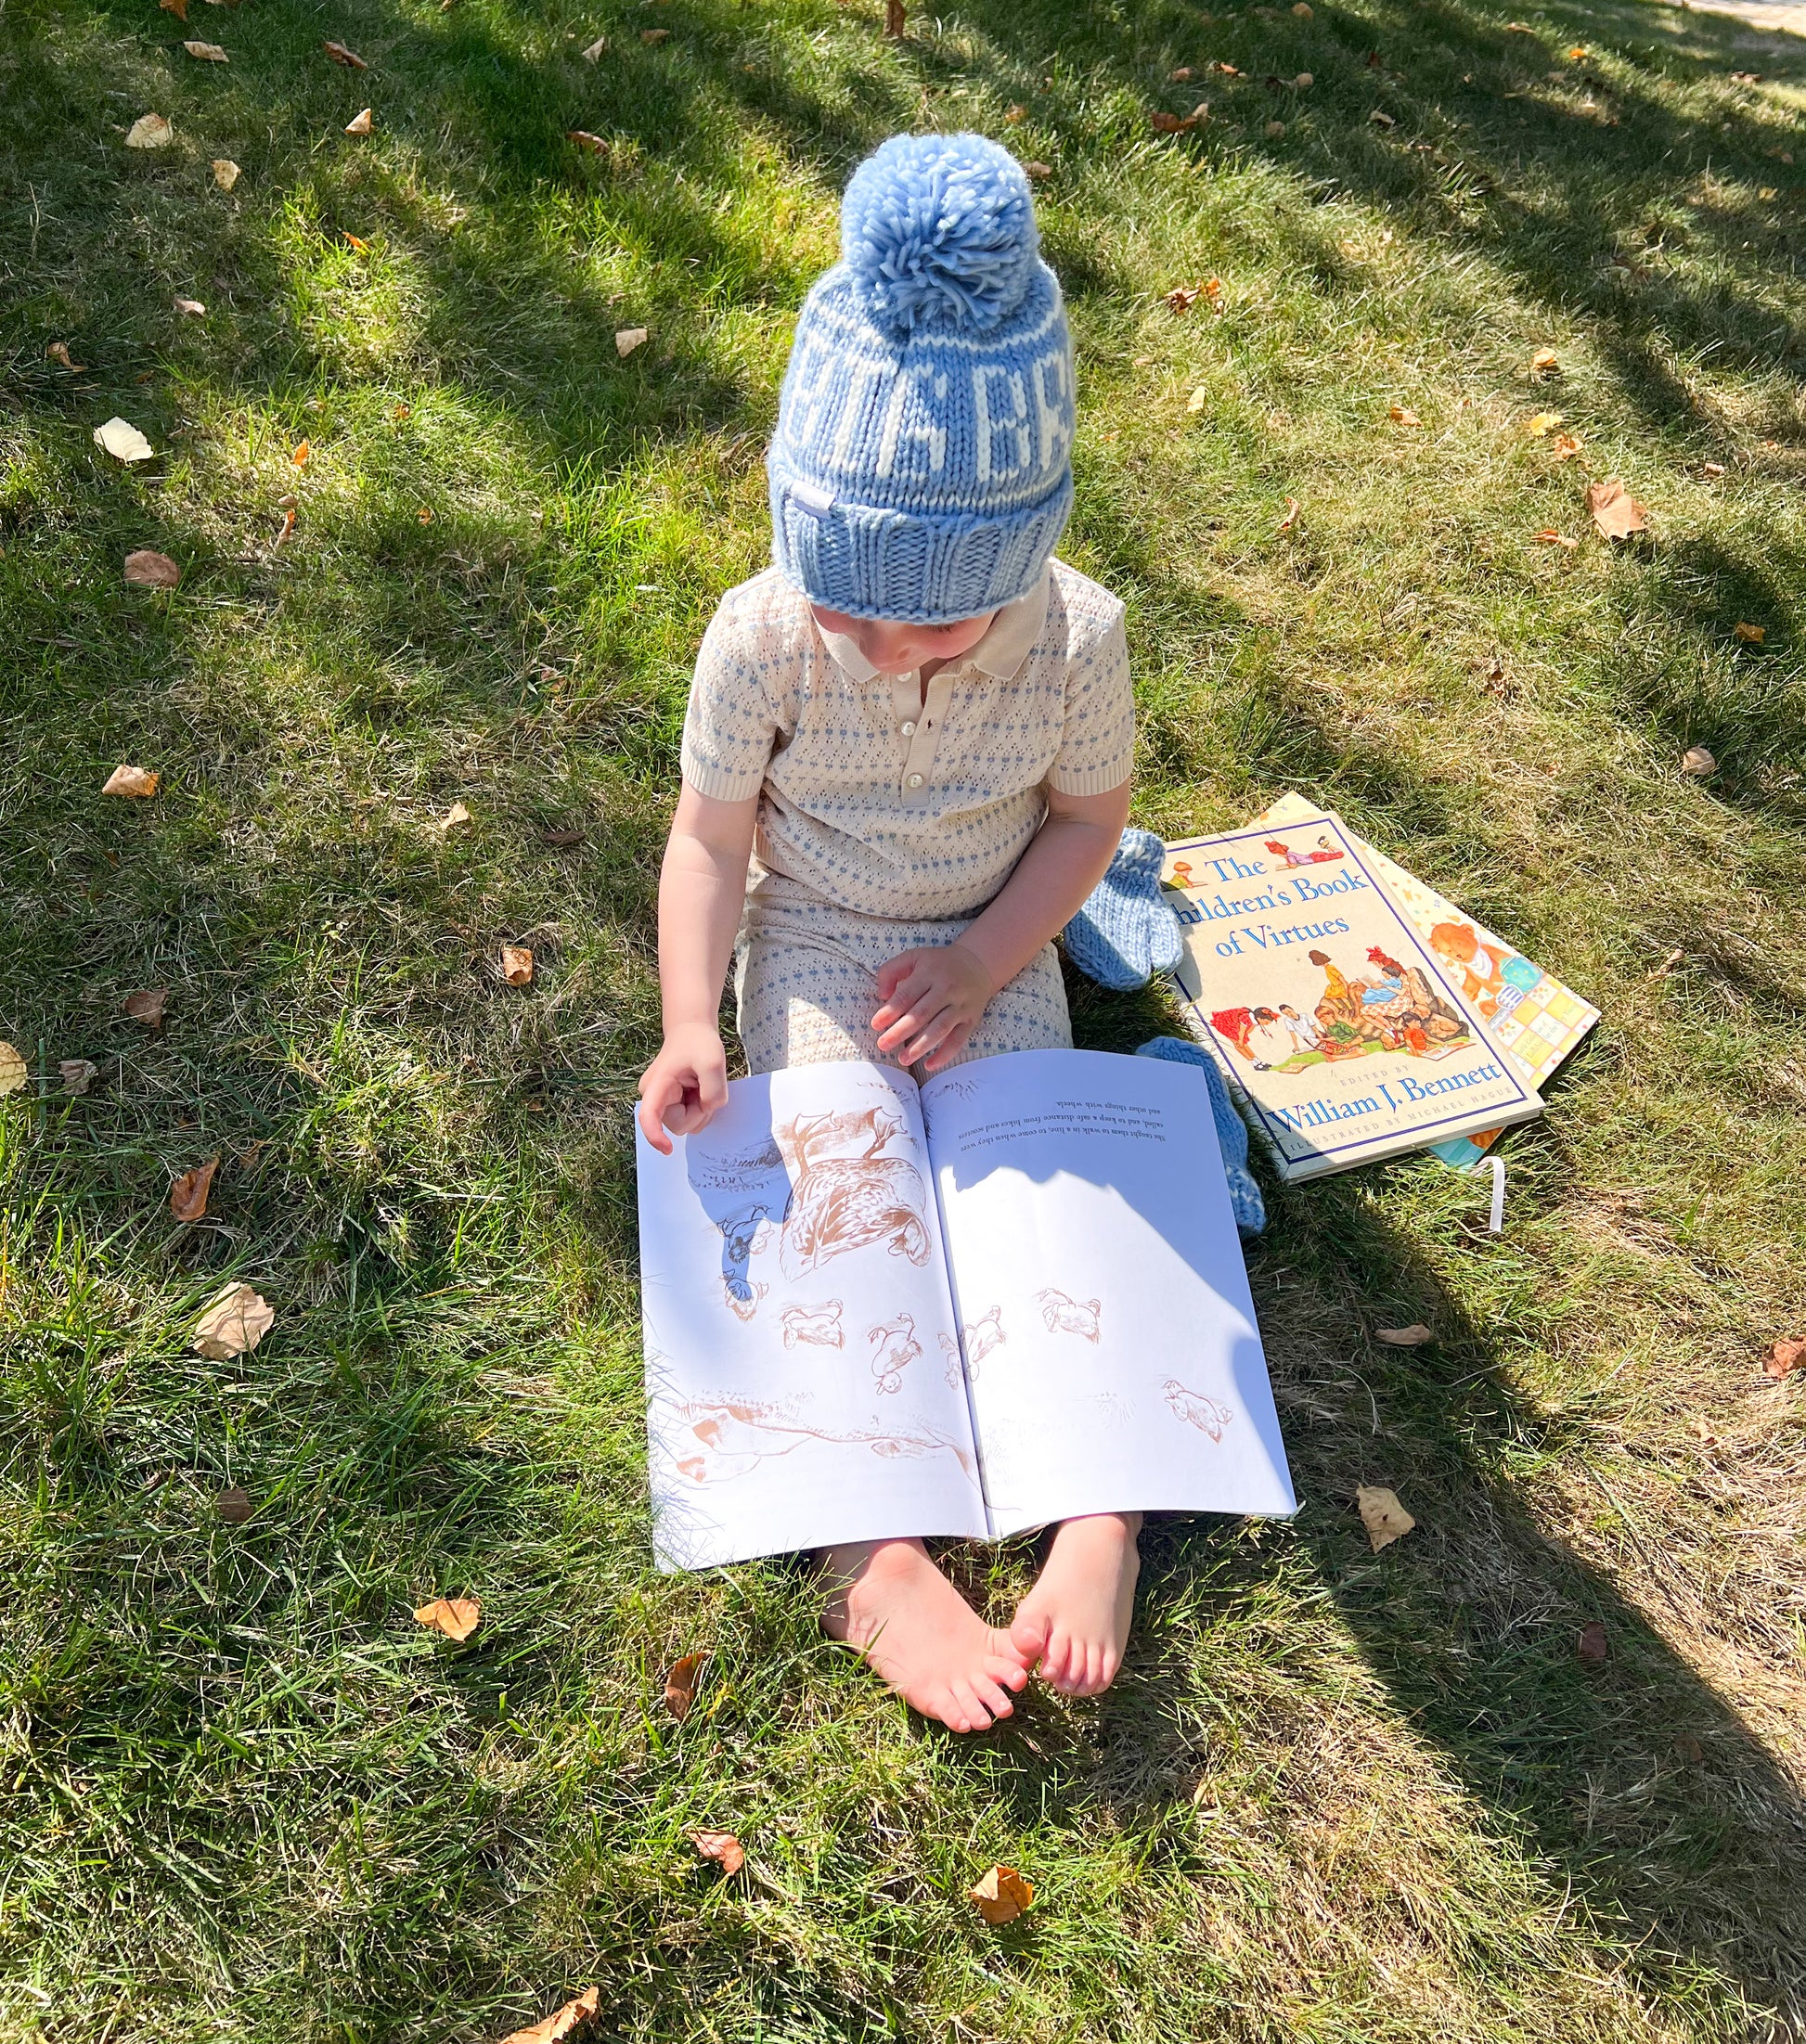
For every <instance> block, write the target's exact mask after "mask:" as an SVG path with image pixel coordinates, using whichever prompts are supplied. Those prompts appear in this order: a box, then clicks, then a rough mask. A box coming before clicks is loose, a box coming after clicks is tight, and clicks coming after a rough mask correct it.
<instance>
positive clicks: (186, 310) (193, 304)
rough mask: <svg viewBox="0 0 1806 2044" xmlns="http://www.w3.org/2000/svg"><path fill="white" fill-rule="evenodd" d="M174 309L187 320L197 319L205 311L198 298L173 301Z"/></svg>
mask: <svg viewBox="0 0 1806 2044" xmlns="http://www.w3.org/2000/svg"><path fill="white" fill-rule="evenodd" d="M175 309H176V311H177V312H178V313H182V314H184V315H187V317H188V318H189V319H199V318H200V316H201V315H202V314H203V313H205V311H206V310H207V308H206V306H204V305H203V304H202V303H201V302H200V300H199V299H198V298H178V299H177V300H176V301H175Z"/></svg>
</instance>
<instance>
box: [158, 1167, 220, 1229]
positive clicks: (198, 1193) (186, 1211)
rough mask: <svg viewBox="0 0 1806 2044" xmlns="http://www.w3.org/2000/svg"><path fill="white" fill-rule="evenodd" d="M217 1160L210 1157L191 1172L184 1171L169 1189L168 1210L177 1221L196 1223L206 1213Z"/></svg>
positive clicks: (216, 1168)
mask: <svg viewBox="0 0 1806 2044" xmlns="http://www.w3.org/2000/svg"><path fill="white" fill-rule="evenodd" d="M218 1169H219V1159H218V1158H217V1157H210V1158H209V1159H208V1161H207V1162H206V1163H198V1164H196V1165H195V1167H194V1169H193V1170H192V1171H185V1172H184V1173H183V1174H182V1176H180V1177H179V1178H177V1179H176V1181H175V1183H174V1185H173V1186H171V1187H170V1189H169V1210H170V1212H171V1213H172V1214H174V1216H175V1217H176V1219H177V1220H178V1221H198V1220H200V1219H201V1217H202V1216H203V1215H205V1214H206V1212H207V1195H208V1193H209V1192H211V1191H212V1190H213V1174H214V1172H216V1171H217V1170H218Z"/></svg>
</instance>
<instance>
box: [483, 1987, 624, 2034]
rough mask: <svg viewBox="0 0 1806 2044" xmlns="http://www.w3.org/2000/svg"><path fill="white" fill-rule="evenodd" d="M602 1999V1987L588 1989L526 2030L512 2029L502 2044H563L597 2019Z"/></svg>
mask: <svg viewBox="0 0 1806 2044" xmlns="http://www.w3.org/2000/svg"><path fill="white" fill-rule="evenodd" d="M601 1999H602V1990H601V1989H600V1987H586V1988H585V1989H584V1990H583V1992H582V1993H581V1994H580V1995H578V1997H577V1998H576V1999H575V2000H574V2001H567V2002H566V2003H565V2004H564V2006H563V2007H562V2008H561V2009H554V2010H553V2012H551V2014H550V2015H548V2016H542V2017H541V2018H540V2020H539V2021H538V2022H537V2023H530V2024H528V2025H527V2026H526V2028H525V2029H524V2030H510V2032H509V2034H508V2035H507V2036H506V2037H505V2038H502V2044H563V2040H564V2039H565V2038H573V2037H574V2036H575V2035H576V2033H577V2032H578V2031H579V2030H581V2029H585V2028H587V2026H588V2025H590V2024H591V2023H593V2022H594V2021H595V2020H596V2012H597V2010H598V2009H599V2008H600V2006H601Z"/></svg>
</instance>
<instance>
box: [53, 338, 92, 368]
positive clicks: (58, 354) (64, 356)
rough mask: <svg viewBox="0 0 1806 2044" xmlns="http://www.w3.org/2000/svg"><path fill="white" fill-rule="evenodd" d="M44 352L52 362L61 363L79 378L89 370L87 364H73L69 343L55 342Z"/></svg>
mask: <svg viewBox="0 0 1806 2044" xmlns="http://www.w3.org/2000/svg"><path fill="white" fill-rule="evenodd" d="M44 352H45V354H46V355H48V356H49V358H50V360H51V361H52V362H59V363H61V364H62V366H63V367H64V368H65V369H70V370H72V371H73V372H74V374H75V375H77V376H81V375H82V374H83V373H84V371H85V370H86V368H87V364H86V363H85V362H71V360H70V359H69V342H68V341H52V342H51V343H50V345H49V346H48V347H47V348H46V349H45V351H44Z"/></svg>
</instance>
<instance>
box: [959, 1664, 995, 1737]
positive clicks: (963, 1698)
mask: <svg viewBox="0 0 1806 2044" xmlns="http://www.w3.org/2000/svg"><path fill="white" fill-rule="evenodd" d="M951 1687H952V1690H953V1703H954V1708H955V1709H956V1710H957V1711H958V1713H959V1715H960V1716H961V1719H962V1720H963V1722H962V1723H961V1724H958V1725H955V1726H954V1728H953V1729H954V1730H955V1731H984V1730H986V1729H987V1728H988V1727H989V1725H990V1721H991V1714H990V1712H989V1711H987V1709H986V1708H985V1706H984V1704H983V1703H981V1702H980V1701H979V1698H978V1694H977V1692H976V1690H974V1688H973V1686H972V1682H971V1680H970V1679H969V1678H967V1677H965V1676H963V1675H956V1676H955V1677H954V1678H953V1680H952V1684H951Z"/></svg>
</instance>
